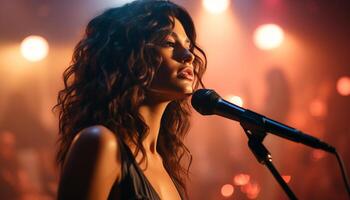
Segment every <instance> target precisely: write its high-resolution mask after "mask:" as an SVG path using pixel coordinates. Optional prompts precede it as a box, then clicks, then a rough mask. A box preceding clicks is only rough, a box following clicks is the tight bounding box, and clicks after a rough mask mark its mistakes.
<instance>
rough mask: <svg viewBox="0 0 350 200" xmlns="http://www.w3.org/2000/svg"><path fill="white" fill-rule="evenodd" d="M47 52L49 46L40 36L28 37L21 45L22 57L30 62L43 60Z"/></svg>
mask: <svg viewBox="0 0 350 200" xmlns="http://www.w3.org/2000/svg"><path fill="white" fill-rule="evenodd" d="M48 52H49V44H48V42H47V41H46V39H45V38H43V37H41V36H37V35H31V36H28V37H26V38H25V39H24V40H23V41H22V43H21V54H22V56H23V57H24V58H25V59H27V60H29V61H31V62H37V61H40V60H43V59H44V58H45V57H46V56H47V54H48Z"/></svg>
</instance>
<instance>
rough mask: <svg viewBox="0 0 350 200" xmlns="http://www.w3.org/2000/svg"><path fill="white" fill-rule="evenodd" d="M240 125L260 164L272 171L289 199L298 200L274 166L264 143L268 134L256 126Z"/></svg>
mask: <svg viewBox="0 0 350 200" xmlns="http://www.w3.org/2000/svg"><path fill="white" fill-rule="evenodd" d="M240 124H241V126H242V128H243V129H244V132H245V133H246V135H247V137H248V146H249V148H250V150H251V151H252V152H253V154H254V156H255V157H256V159H257V160H258V162H259V163H260V164H262V165H265V166H266V167H267V168H268V169H269V170H270V172H271V173H272V175H273V176H274V177H275V179H276V180H277V182H278V183H279V184H280V186H281V187H282V189H283V190H284V192H285V193H286V194H287V195H288V197H289V199H292V200H297V199H298V198H297V197H296V196H295V194H294V193H293V191H292V190H291V189H290V188H289V186H288V185H287V183H286V182H285V181H284V180H283V178H282V176H281V175H280V174H279V172H278V171H277V169H276V168H275V166H274V165H273V163H272V156H271V154H270V152H269V151H268V150H267V149H266V147H265V146H264V144H263V143H262V142H263V140H264V138H265V136H266V135H267V133H266V132H265V131H264V130H263V129H262V128H261V127H259V126H255V125H254V124H251V123H246V122H241V123H240Z"/></svg>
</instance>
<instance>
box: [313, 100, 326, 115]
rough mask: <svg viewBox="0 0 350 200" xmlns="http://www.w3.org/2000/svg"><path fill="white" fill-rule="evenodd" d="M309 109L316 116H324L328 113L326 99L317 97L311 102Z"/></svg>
mask: <svg viewBox="0 0 350 200" xmlns="http://www.w3.org/2000/svg"><path fill="white" fill-rule="evenodd" d="M309 111H310V114H311V115H312V116H314V117H324V116H326V114H327V106H326V104H325V102H324V101H322V100H320V99H315V100H313V101H312V102H311V104H310V108H309Z"/></svg>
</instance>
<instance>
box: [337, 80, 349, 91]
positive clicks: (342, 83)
mask: <svg viewBox="0 0 350 200" xmlns="http://www.w3.org/2000/svg"><path fill="white" fill-rule="evenodd" d="M337 91H338V92H339V94H340V95H342V96H348V95H350V77H348V76H343V77H340V78H339V79H338V81H337Z"/></svg>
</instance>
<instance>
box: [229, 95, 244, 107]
mask: <svg viewBox="0 0 350 200" xmlns="http://www.w3.org/2000/svg"><path fill="white" fill-rule="evenodd" d="M226 99H227V101H229V102H231V103H233V104H235V105H237V106H241V107H242V106H243V99H242V98H241V97H239V96H236V95H228V96H227V97H226Z"/></svg>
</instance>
